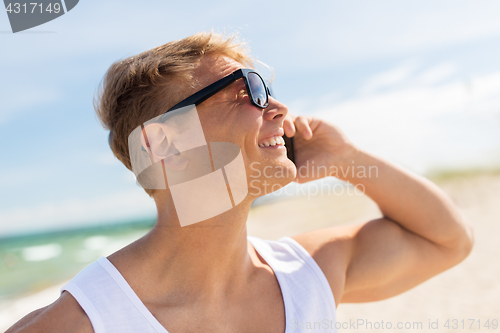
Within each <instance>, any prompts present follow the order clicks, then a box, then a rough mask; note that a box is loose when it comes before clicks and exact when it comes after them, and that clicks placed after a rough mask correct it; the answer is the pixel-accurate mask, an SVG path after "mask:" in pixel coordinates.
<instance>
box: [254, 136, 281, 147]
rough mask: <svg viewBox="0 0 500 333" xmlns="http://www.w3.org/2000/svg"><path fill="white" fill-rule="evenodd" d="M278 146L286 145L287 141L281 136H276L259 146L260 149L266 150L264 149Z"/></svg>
mask: <svg viewBox="0 0 500 333" xmlns="http://www.w3.org/2000/svg"><path fill="white" fill-rule="evenodd" d="M276 145H281V146H284V145H285V140H284V139H283V138H282V137H281V136H274V137H272V138H270V139H268V140H267V141H264V142H263V143H260V144H259V147H261V148H264V147H269V146H276Z"/></svg>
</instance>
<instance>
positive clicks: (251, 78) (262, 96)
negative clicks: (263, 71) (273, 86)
mask: <svg viewBox="0 0 500 333" xmlns="http://www.w3.org/2000/svg"><path fill="white" fill-rule="evenodd" d="M248 85H249V86H250V91H251V92H252V98H253V101H254V103H255V104H257V105H258V106H260V107H262V108H265V107H267V91H266V86H265V85H264V81H262V79H261V78H260V76H259V75H257V74H255V73H248Z"/></svg>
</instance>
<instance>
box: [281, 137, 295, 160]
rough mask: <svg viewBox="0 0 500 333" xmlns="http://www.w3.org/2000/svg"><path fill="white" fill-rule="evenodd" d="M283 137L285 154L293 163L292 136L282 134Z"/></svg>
mask: <svg viewBox="0 0 500 333" xmlns="http://www.w3.org/2000/svg"><path fill="white" fill-rule="evenodd" d="M283 139H285V147H286V156H287V157H288V158H289V159H290V160H291V161H292V162H293V163H294V164H295V148H294V145H293V137H292V138H289V137H287V136H286V135H284V136H283Z"/></svg>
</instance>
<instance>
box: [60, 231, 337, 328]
mask: <svg viewBox="0 0 500 333" xmlns="http://www.w3.org/2000/svg"><path fill="white" fill-rule="evenodd" d="M248 240H249V241H250V243H251V244H252V245H253V247H254V248H255V250H256V251H257V252H258V253H259V254H260V255H261V257H262V258H264V260H265V261H266V262H267V263H268V264H269V266H270V267H271V268H272V270H273V271H274V273H275V275H276V278H277V280H278V283H279V285H280V288H281V293H282V296H283V301H284V304H285V319H286V329H285V333H291V332H330V333H331V332H337V330H336V329H335V324H336V311H335V300H334V298H333V293H332V290H331V288H330V285H329V284H328V281H327V279H326V277H325V275H324V274H323V272H322V271H321V269H320V268H319V266H318V265H317V263H316V262H315V261H314V259H313V258H312V257H311V256H310V255H309V253H308V252H307V251H306V250H305V249H304V248H303V247H302V246H301V245H300V244H299V243H297V242H296V241H295V240H294V239H292V238H290V237H283V238H281V239H279V240H278V241H268V240H262V239H259V238H256V237H252V236H248ZM62 291H68V292H69V293H70V294H71V295H73V297H74V298H75V299H76V300H77V302H78V303H79V304H80V306H81V307H82V308H83V310H84V311H85V313H86V314H87V316H88V317H89V319H90V321H91V323H92V327H93V329H94V332H95V333H104V332H106V333H128V332H130V333H137V332H140V333H150V332H151V333H157V332H161V333H168V331H167V330H166V329H165V328H164V327H163V326H162V325H161V324H160V322H158V320H156V318H155V317H154V316H153V315H152V314H151V312H149V310H148V309H147V308H146V306H145V305H144V304H143V303H142V301H141V300H140V299H139V297H138V296H137V295H136V294H135V292H134V291H133V290H132V288H131V287H130V286H129V284H128V283H127V281H125V279H124V278H123V276H122V275H121V274H120V272H119V271H118V270H117V269H116V268H115V267H114V266H113V264H111V262H110V261H109V260H108V259H106V258H105V257H101V258H99V259H98V260H97V261H96V262H94V263H92V264H91V265H89V266H88V267H87V268H85V269H84V270H83V271H81V272H80V273H79V274H78V275H76V276H75V277H74V278H73V279H72V280H71V281H70V282H69V283H68V284H66V285H65V286H64V287H62V289H61V292H62ZM171 333H180V332H171Z"/></svg>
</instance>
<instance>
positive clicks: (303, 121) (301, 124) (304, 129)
mask: <svg viewBox="0 0 500 333" xmlns="http://www.w3.org/2000/svg"><path fill="white" fill-rule="evenodd" d="M295 126H296V127H297V131H299V133H300V134H302V136H303V137H304V139H306V140H309V139H311V138H312V136H313V133H312V130H311V127H310V126H309V121H308V119H307V118H306V117H304V116H298V117H297V118H296V119H295Z"/></svg>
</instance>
